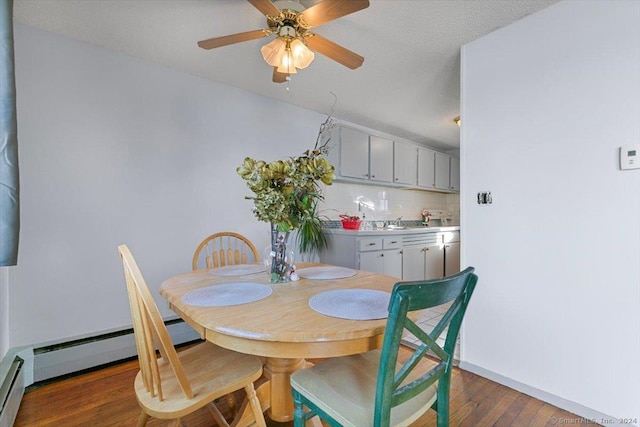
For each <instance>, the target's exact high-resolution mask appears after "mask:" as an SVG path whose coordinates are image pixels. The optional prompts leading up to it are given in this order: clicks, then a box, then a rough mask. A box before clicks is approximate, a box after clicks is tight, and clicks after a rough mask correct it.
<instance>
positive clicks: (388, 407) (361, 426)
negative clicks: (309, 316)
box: [291, 267, 478, 427]
mask: <svg viewBox="0 0 640 427" xmlns="http://www.w3.org/2000/svg"><path fill="white" fill-rule="evenodd" d="M473 271H474V269H473V267H469V268H467V269H466V270H464V271H462V272H460V273H458V274H455V275H453V276H449V277H445V278H443V279H436V280H428V281H416V282H399V283H396V284H395V285H394V287H393V291H392V293H391V300H390V302H389V318H388V320H387V326H386V329H385V335H384V341H383V344H382V348H381V349H379V350H372V351H369V352H367V353H364V354H358V355H354V356H346V357H338V358H334V359H328V360H325V361H323V362H321V363H319V364H317V365H316V366H314V367H312V368H309V369H302V370H300V371H297V372H295V373H294V374H293V375H292V376H291V387H292V393H293V400H294V403H295V412H294V427H303V426H304V425H305V421H306V420H308V419H310V418H312V417H314V416H316V415H318V416H320V418H322V419H323V420H324V421H325V422H326V423H328V424H329V425H330V426H332V427H336V426H345V427H347V426H348V427H367V426H374V427H387V426H408V425H410V424H411V423H413V422H415V421H416V420H417V419H418V418H420V416H422V414H424V413H425V412H426V411H428V410H429V408H433V409H434V410H435V411H436V412H437V425H438V426H439V427H445V426H448V425H449V389H450V384H451V368H452V362H453V352H454V348H455V344H456V339H457V337H458V332H459V330H460V324H461V323H462V318H463V317H464V313H465V310H466V308H467V304H469V300H470V299H471V294H472V293H473V290H474V288H475V286H476V282H477V280H478V276H476V275H475V274H474V273H473ZM445 303H451V306H450V308H449V309H448V310H447V312H446V313H445V314H444V316H443V317H442V320H440V322H439V323H438V324H437V326H435V327H434V328H433V329H432V330H431V331H429V332H427V331H424V330H423V329H421V328H420V327H419V326H418V325H416V324H415V323H414V322H413V321H412V320H410V319H409V318H408V317H407V314H408V313H410V312H412V311H416V310H422V309H426V308H430V307H435V306H438V305H441V304H445ZM405 329H406V330H407V331H409V332H410V333H412V334H413V335H414V336H415V337H417V338H418V339H419V340H420V341H419V345H417V349H416V350H415V352H414V353H413V355H412V356H411V357H410V358H409V359H408V360H407V361H406V362H404V363H399V361H398V353H399V349H400V341H401V340H402V335H403V333H404V331H405ZM445 330H446V331H447V332H446V334H445V335H446V338H445V340H444V347H442V346H440V345H439V344H438V343H437V342H436V341H437V340H438V338H439V337H440V335H442V334H443V332H444V331H445ZM428 351H431V352H432V354H431V356H433V355H435V358H434V360H435V361H431V362H429V359H425V358H424V357H423V356H425V355H426V354H427V352H428ZM424 363H430V369H424V367H421V368H420V370H414V368H416V366H418V365H419V364H420V365H423V364H424ZM305 407H306V408H307V409H308V411H307V412H305Z"/></svg>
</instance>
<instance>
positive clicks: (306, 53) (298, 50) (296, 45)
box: [291, 39, 315, 69]
mask: <svg viewBox="0 0 640 427" xmlns="http://www.w3.org/2000/svg"><path fill="white" fill-rule="evenodd" d="M291 53H292V55H293V65H294V66H295V67H296V68H300V69H303V68H307V67H308V66H309V64H311V61H313V59H314V58H315V54H314V53H313V52H312V51H311V49H309V48H308V47H307V46H305V44H304V43H302V42H301V41H300V40H298V39H295V40H294V41H292V42H291Z"/></svg>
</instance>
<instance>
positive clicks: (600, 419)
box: [459, 361, 638, 427]
mask: <svg viewBox="0 0 640 427" xmlns="http://www.w3.org/2000/svg"><path fill="white" fill-rule="evenodd" d="M459 367H460V369H464V370H465V371H469V372H472V373H474V374H476V375H479V376H481V377H484V378H487V379H489V380H491V381H494V382H497V383H498V384H502V385H504V386H506V387H509V388H512V389H514V390H517V391H519V392H521V393H524V394H526V395H528V396H531V397H535V398H536V399H539V400H542V401H543V402H546V403H549V404H550V405H553V406H556V407H558V408H560V409H564V410H565V411H568V412H571V413H573V414H576V415H577V416H578V417H577V418H572V419H567V420H556V423H557V424H558V425H561V424H580V425H582V424H590V423H597V424H602V425H604V426H607V427H608V426H625V427H631V426H634V427H638V424H630V423H621V422H620V421H619V420H618V418H617V417H613V416H611V415H607V414H603V413H602V412H599V411H596V410H594V409H591V408H588V407H586V406H584V405H581V404H579V403H576V402H573V401H571V400H568V399H565V398H562V397H560V396H557V395H555V394H552V393H549V392H546V391H544V390H540V389H538V388H535V387H532V386H530V385H527V384H524V383H521V382H519V381H516V380H514V379H511V378H509V377H505V376H504V375H500V374H498V373H496V372H493V371H490V370H488V369H485V368H482V367H480V366H477V365H474V364H472V363H468V362H464V361H461V362H460V365H459ZM556 423H554V424H556Z"/></svg>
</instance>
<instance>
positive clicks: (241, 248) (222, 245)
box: [192, 231, 259, 270]
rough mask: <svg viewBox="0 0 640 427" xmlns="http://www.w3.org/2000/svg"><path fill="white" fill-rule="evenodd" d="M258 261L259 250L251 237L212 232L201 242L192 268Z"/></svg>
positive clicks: (194, 256) (217, 266)
mask: <svg viewBox="0 0 640 427" xmlns="http://www.w3.org/2000/svg"><path fill="white" fill-rule="evenodd" d="M203 257H204V264H203V263H202V262H201V258H203ZM258 261H259V258H258V251H257V249H256V247H255V246H254V245H253V243H251V241H250V240H249V239H247V238H246V237H244V236H243V235H241V234H238V233H233V232H228V231H226V232H221V233H215V234H212V235H210V236H209V237H207V238H206V239H204V240H203V241H202V242H201V243H200V245H199V246H198V248H197V249H196V251H195V253H194V255H193V261H192V268H193V270H197V269H199V268H207V269H212V268H219V267H225V266H228V265H236V264H247V263H253V262H258Z"/></svg>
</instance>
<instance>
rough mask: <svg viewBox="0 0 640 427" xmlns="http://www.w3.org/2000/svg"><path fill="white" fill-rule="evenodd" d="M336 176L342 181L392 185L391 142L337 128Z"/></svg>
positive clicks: (364, 133)
mask: <svg viewBox="0 0 640 427" xmlns="http://www.w3.org/2000/svg"><path fill="white" fill-rule="evenodd" d="M338 152H339V157H338V158H337V159H335V158H333V157H332V158H331V161H333V162H334V163H335V162H336V161H337V163H338V165H339V166H338V170H337V174H338V176H339V177H342V178H354V179H359V180H363V181H376V182H383V183H391V182H393V141H392V140H390V139H386V138H381V137H378V136H374V135H369V134H368V133H366V132H362V131H359V130H357V129H351V128H347V127H341V128H340V144H339V150H338Z"/></svg>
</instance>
